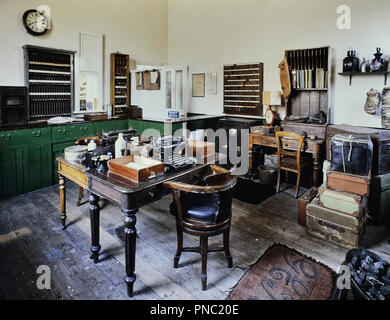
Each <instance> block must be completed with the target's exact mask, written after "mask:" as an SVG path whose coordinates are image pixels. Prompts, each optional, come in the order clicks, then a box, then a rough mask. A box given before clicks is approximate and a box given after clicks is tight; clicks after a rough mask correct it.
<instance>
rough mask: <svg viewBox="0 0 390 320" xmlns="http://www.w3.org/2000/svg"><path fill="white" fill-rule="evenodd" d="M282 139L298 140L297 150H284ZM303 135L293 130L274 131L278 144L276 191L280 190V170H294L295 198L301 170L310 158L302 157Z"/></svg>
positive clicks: (308, 162)
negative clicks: (295, 175) (295, 181)
mask: <svg viewBox="0 0 390 320" xmlns="http://www.w3.org/2000/svg"><path fill="white" fill-rule="evenodd" d="M282 139H294V140H297V141H298V147H297V151H290V150H286V149H284V148H283V147H284V146H283V141H282ZM303 142H304V140H303V137H302V136H300V135H299V134H296V133H293V132H285V131H278V132H276V143H277V146H278V182H277V186H276V192H277V193H279V191H280V178H281V170H285V171H286V177H287V174H288V172H294V173H296V174H297V184H296V189H295V198H298V193H299V185H300V181H301V172H302V170H303V168H304V167H306V166H308V165H309V164H310V160H308V159H305V158H302V156H301V153H302V147H303Z"/></svg>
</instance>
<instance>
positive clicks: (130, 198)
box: [85, 155, 221, 297]
mask: <svg viewBox="0 0 390 320" xmlns="http://www.w3.org/2000/svg"><path fill="white" fill-rule="evenodd" d="M219 159H221V157H220V156H219V155H216V156H215V157H214V159H212V161H211V160H210V159H208V160H209V161H208V164H207V163H205V164H197V165H194V166H193V167H191V168H189V169H185V170H182V171H178V172H170V173H165V174H164V175H163V176H159V177H155V178H153V179H150V180H147V181H144V182H139V183H135V182H132V181H131V180H128V179H125V178H122V177H120V176H118V175H115V174H112V173H109V172H108V173H99V172H98V171H97V170H96V169H92V170H88V171H86V172H85V175H86V177H87V178H88V189H89V194H90V196H89V204H90V206H89V208H90V209H89V210H90V220H91V252H92V254H91V256H90V258H91V259H93V261H94V263H98V261H99V251H100V249H101V245H100V242H99V217H100V207H99V199H100V197H103V198H105V199H107V200H109V201H111V202H114V203H116V204H119V205H120V206H121V211H122V213H123V215H124V224H125V230H124V231H125V257H126V268H125V269H126V275H125V282H126V284H127V294H128V296H129V297H132V296H133V285H134V282H135V279H136V275H135V273H134V271H135V250H136V234H137V230H136V227H135V225H136V222H137V218H136V213H137V212H138V209H139V208H140V207H142V206H143V205H146V204H148V203H151V202H153V201H156V200H159V199H161V198H162V197H163V196H166V195H168V194H169V193H170V190H169V189H167V188H165V187H164V186H163V183H164V182H166V181H170V180H175V181H180V182H185V183H191V184H193V183H196V182H199V181H200V180H201V179H202V178H203V177H205V176H206V175H208V174H211V170H210V168H209V165H210V164H214V163H215V162H216V161H218V160H219ZM205 162H206V161H205Z"/></svg>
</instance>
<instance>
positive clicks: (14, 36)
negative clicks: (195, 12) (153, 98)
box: [0, 0, 168, 104]
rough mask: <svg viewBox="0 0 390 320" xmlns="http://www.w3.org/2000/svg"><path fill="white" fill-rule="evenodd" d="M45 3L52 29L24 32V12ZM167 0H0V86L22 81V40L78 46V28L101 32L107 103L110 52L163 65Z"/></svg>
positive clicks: (147, 62)
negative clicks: (35, 33) (43, 32)
mask: <svg viewBox="0 0 390 320" xmlns="http://www.w3.org/2000/svg"><path fill="white" fill-rule="evenodd" d="M42 4H46V5H48V6H49V7H50V8H51V13H52V18H53V20H52V27H53V29H52V30H50V31H49V32H48V33H47V34H46V35H43V36H41V37H33V36H31V35H29V34H27V32H26V30H25V28H24V26H23V24H22V16H23V13H24V12H25V11H26V10H28V9H34V8H37V6H39V5H42ZM167 19H168V3H167V0H115V1H108V0H44V1H43V0H0V85H14V86H22V85H24V60H23V50H22V46H23V45H25V44H31V45H39V46H45V47H52V48H60V49H69V50H77V42H76V35H77V32H79V31H85V32H92V33H99V34H103V35H104V41H103V43H104V44H103V45H104V64H105V65H104V103H105V104H108V103H110V73H109V72H110V53H112V52H116V51H119V52H121V53H127V54H130V57H131V58H132V59H134V60H137V61H138V62H140V63H145V64H160V63H165V64H166V63H167V60H168V58H167V50H168V47H167V39H168V33H167V32H168V20H167Z"/></svg>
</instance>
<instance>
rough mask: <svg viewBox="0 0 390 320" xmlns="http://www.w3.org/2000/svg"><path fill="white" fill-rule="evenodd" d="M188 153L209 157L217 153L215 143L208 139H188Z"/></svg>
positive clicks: (191, 155)
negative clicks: (207, 140)
mask: <svg viewBox="0 0 390 320" xmlns="http://www.w3.org/2000/svg"><path fill="white" fill-rule="evenodd" d="M187 154H188V155H189V156H190V157H198V156H200V157H202V158H208V157H210V156H212V155H214V154H215V143H212V142H206V141H196V140H188V144H187Z"/></svg>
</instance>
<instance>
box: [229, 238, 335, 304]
mask: <svg viewBox="0 0 390 320" xmlns="http://www.w3.org/2000/svg"><path fill="white" fill-rule="evenodd" d="M335 279H336V274H335V273H334V272H333V271H332V270H331V269H330V268H329V267H327V266H325V265H323V264H320V263H318V262H316V261H314V260H313V259H311V258H309V257H306V256H304V255H303V254H302V253H300V252H298V251H296V250H294V249H290V248H288V247H286V246H284V245H279V244H276V245H273V246H272V247H270V248H268V249H267V251H266V252H265V253H264V255H263V256H262V257H261V258H260V259H259V260H258V261H257V262H256V263H255V264H254V265H253V266H252V268H251V269H250V270H249V271H248V272H247V273H246V274H245V276H244V277H243V278H242V279H241V280H240V282H239V283H238V284H237V286H236V287H235V288H234V289H233V291H232V292H231V293H230V295H229V297H228V298H227V299H228V300H327V299H331V298H332V295H333V291H334V286H335Z"/></svg>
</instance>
